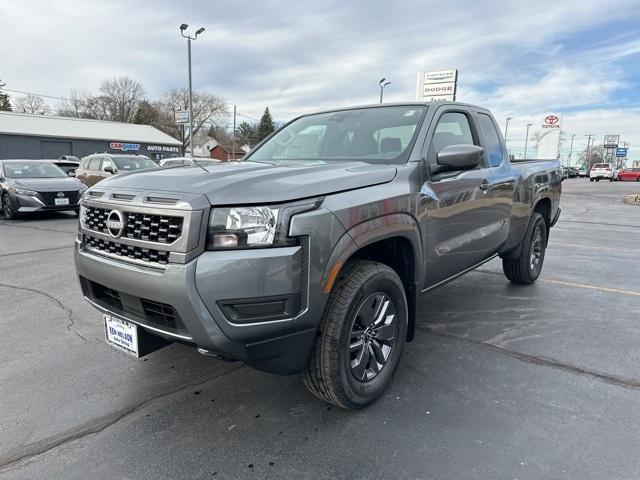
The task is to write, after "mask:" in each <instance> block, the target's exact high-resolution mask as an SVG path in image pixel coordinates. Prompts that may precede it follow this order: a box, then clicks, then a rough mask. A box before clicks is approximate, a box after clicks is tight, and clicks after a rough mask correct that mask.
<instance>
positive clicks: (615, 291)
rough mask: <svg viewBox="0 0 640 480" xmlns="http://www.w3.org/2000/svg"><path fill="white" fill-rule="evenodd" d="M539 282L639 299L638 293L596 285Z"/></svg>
mask: <svg viewBox="0 0 640 480" xmlns="http://www.w3.org/2000/svg"><path fill="white" fill-rule="evenodd" d="M538 281H539V282H544V283H553V284H556V285H565V286H567V287H576V288H587V289H589V290H600V291H601V292H609V293H620V294H622V295H631V296H633V297H640V292H635V291H633V290H623V289H621V288H609V287H599V286H597V285H587V284H584V283H574V282H565V281H562V280H552V279H550V278H539V279H538Z"/></svg>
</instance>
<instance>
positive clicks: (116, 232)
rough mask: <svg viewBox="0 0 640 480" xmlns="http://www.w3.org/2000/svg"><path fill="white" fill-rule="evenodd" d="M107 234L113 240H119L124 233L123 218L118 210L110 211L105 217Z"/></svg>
mask: <svg viewBox="0 0 640 480" xmlns="http://www.w3.org/2000/svg"><path fill="white" fill-rule="evenodd" d="M106 224H107V232H109V235H111V236H112V237H113V238H120V237H121V236H122V233H123V232H124V217H123V216H122V212H121V211H120V210H111V212H109V216H108V217H107V221H106Z"/></svg>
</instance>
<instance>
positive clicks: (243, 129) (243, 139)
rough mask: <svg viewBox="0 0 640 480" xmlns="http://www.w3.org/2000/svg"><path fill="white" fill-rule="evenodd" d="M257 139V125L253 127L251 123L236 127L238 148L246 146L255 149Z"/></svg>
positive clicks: (243, 123)
mask: <svg viewBox="0 0 640 480" xmlns="http://www.w3.org/2000/svg"><path fill="white" fill-rule="evenodd" d="M256 138H257V130H256V125H252V124H251V123H249V122H242V123H240V125H238V126H237V127H236V142H238V146H242V145H245V144H246V145H249V146H250V147H253V146H254V145H255V144H256V143H257V142H256Z"/></svg>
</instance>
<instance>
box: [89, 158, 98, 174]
mask: <svg viewBox="0 0 640 480" xmlns="http://www.w3.org/2000/svg"><path fill="white" fill-rule="evenodd" d="M89 170H92V171H97V170H100V157H93V158H92V159H91V161H90V162H89Z"/></svg>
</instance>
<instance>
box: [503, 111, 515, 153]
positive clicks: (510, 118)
mask: <svg viewBox="0 0 640 480" xmlns="http://www.w3.org/2000/svg"><path fill="white" fill-rule="evenodd" d="M511 120H513V117H507V120H506V122H505V124H504V143H505V145H506V143H507V132H508V131H509V122H510V121H511ZM507 150H508V149H507Z"/></svg>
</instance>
